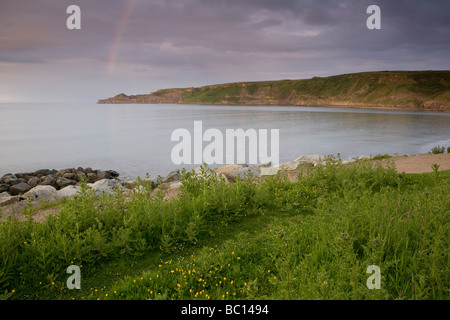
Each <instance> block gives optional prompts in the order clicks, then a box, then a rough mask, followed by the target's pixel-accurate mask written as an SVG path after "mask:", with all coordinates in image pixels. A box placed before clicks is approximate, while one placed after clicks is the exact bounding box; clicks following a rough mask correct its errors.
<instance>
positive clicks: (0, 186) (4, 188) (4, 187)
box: [0, 183, 9, 193]
mask: <svg viewBox="0 0 450 320" xmlns="http://www.w3.org/2000/svg"><path fill="white" fill-rule="evenodd" d="M8 190H9V186H8V185H7V184H3V183H0V193H2V192H5V191H8Z"/></svg>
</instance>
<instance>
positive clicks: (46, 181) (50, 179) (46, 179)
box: [38, 174, 58, 188]
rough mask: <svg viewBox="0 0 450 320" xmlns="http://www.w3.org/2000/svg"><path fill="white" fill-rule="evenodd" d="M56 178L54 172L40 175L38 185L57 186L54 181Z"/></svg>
mask: <svg viewBox="0 0 450 320" xmlns="http://www.w3.org/2000/svg"><path fill="white" fill-rule="evenodd" d="M57 179H58V178H57V177H56V175H54V174H49V175H46V176H42V177H41V182H39V183H38V185H43V186H52V187H55V188H57V187H58V185H57V183H56V180H57Z"/></svg>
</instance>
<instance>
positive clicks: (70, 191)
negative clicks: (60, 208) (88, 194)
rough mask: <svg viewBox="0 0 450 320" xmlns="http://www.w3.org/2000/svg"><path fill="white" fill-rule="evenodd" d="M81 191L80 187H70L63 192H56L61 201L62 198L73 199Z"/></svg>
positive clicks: (62, 190)
mask: <svg viewBox="0 0 450 320" xmlns="http://www.w3.org/2000/svg"><path fill="white" fill-rule="evenodd" d="M80 190H81V187H80V186H68V187H65V188H63V189H61V190H58V191H56V199H57V200H61V199H62V198H65V197H68V198H73V196H75V195H77V194H78V193H79V192H80Z"/></svg>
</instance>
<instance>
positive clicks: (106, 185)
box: [87, 179, 121, 194]
mask: <svg viewBox="0 0 450 320" xmlns="http://www.w3.org/2000/svg"><path fill="white" fill-rule="evenodd" d="M87 185H88V186H89V187H91V188H92V189H93V190H94V191H95V192H96V193H97V194H102V193H103V192H106V193H113V192H114V188H119V187H121V185H120V183H119V182H118V181H116V180H113V179H102V180H99V181H97V182H94V183H88V184H87Z"/></svg>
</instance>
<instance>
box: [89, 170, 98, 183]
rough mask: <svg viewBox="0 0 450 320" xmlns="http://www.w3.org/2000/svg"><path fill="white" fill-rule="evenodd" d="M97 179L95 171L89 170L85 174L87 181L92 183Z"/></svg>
mask: <svg viewBox="0 0 450 320" xmlns="http://www.w3.org/2000/svg"><path fill="white" fill-rule="evenodd" d="M97 180H98V177H97V174H96V173H95V172H89V173H88V174H87V181H88V182H89V183H94V182H95V181H97Z"/></svg>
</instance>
